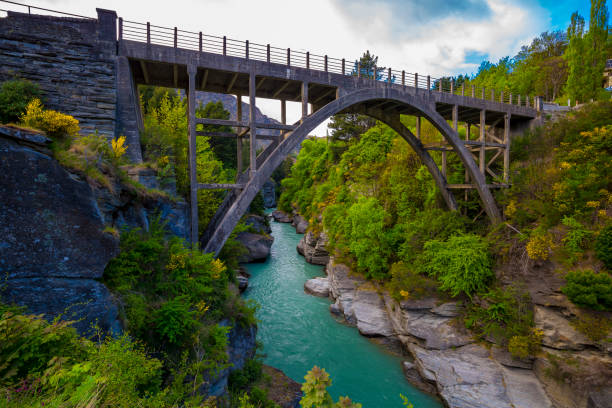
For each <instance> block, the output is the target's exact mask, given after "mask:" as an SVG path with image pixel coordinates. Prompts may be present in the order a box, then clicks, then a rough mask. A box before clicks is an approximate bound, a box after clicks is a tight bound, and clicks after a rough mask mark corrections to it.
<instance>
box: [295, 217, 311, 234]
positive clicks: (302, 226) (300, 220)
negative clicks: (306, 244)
mask: <svg viewBox="0 0 612 408" xmlns="http://www.w3.org/2000/svg"><path fill="white" fill-rule="evenodd" d="M291 225H293V226H294V227H295V232H297V233H298V234H303V233H305V232H306V230H307V229H308V221H306V220H305V219H304V217H302V216H301V215H299V214H296V215H294V216H293V221H292V222H291Z"/></svg>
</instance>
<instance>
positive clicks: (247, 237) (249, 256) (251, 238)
mask: <svg viewBox="0 0 612 408" xmlns="http://www.w3.org/2000/svg"><path fill="white" fill-rule="evenodd" d="M236 240H237V241H238V242H240V243H241V244H242V245H244V247H245V248H246V249H247V251H248V252H247V253H246V254H245V255H242V256H241V257H240V262H242V263H247V262H263V261H265V260H266V258H268V256H269V255H270V248H271V247H272V243H273V242H274V238H273V237H271V236H269V235H261V234H254V233H252V232H246V231H245V232H241V233H239V234H238V235H237V236H236Z"/></svg>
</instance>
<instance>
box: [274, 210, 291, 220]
mask: <svg viewBox="0 0 612 408" xmlns="http://www.w3.org/2000/svg"><path fill="white" fill-rule="evenodd" d="M272 218H274V221H276V222H284V223H288V222H292V221H293V219H292V218H291V216H290V215H289V214H287V213H286V212H284V211H281V210H276V211H274V212H273V213H272Z"/></svg>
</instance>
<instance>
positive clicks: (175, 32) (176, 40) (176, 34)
mask: <svg viewBox="0 0 612 408" xmlns="http://www.w3.org/2000/svg"><path fill="white" fill-rule="evenodd" d="M177 47H178V29H177V28H176V27H174V48H177Z"/></svg>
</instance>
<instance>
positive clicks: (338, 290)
mask: <svg viewBox="0 0 612 408" xmlns="http://www.w3.org/2000/svg"><path fill="white" fill-rule="evenodd" d="M274 218H275V219H277V220H279V221H281V222H283V221H284V222H291V223H292V225H293V226H296V225H297V224H299V223H300V219H303V218H302V217H300V216H299V215H293V216H290V215H287V214H284V213H281V212H278V211H277V212H276V213H275V214H274ZM304 229H307V226H306V228H304ZM326 242H327V237H326V236H325V234H324V233H321V234H319V235H316V234H314V233H312V232H310V231H309V232H307V233H306V234H305V235H304V236H303V237H302V239H301V240H300V242H299V243H298V244H297V246H296V249H297V252H299V253H300V254H301V255H303V256H304V257H305V259H306V260H307V261H309V262H311V263H316V264H319V265H320V264H325V265H326V267H325V272H326V274H327V277H323V278H322V277H317V278H314V279H311V280H309V281H307V282H306V284H305V286H304V290H305V292H306V293H310V294H312V295H315V296H321V297H327V296H329V298H330V299H331V300H332V301H333V302H334V303H333V304H332V305H330V312H331V313H332V314H334V315H337V316H339V317H341V318H342V319H343V320H344V321H345V322H346V323H348V324H350V325H354V326H356V327H357V328H358V330H359V332H360V333H361V334H362V335H363V336H366V337H370V338H375V339H378V340H379V341H380V342H382V343H386V344H397V343H398V342H399V343H400V344H401V346H402V347H403V349H404V350H405V351H406V352H407V354H408V355H409V360H407V361H405V362H404V373H405V375H406V378H407V379H408V381H410V382H411V383H412V384H413V385H415V386H416V387H418V388H419V389H421V390H423V391H425V392H429V393H432V394H436V395H438V396H439V397H440V398H442V400H443V401H444V402H445V404H446V405H447V406H449V407H453V408H455V407H456V408H463V407H471V406H479V407H495V408H497V407H529V408H536V407H572V406H579V407H588V408H591V407H606V406H607V405H606V404H607V402H606V401H609V400H608V397H609V395H608V394H606V391H605V390H604V391H603V392H602V393H600V394H597V393H596V394H593V395H591V396H590V397H589V398H588V399H587V398H584V397H578V396H576V395H574V396H572V394H571V391H570V390H571V387H570V385H569V384H563V382H562V381H561V382H560V381H558V380H557V379H556V378H557V377H561V376H562V375H563V374H562V373H563V371H562V370H561V368H560V367H558V366H557V367H551V366H550V364H547V363H546V361H548V359H549V358H550V356H551V355H552V356H553V358H555V357H556V358H563V357H562V356H565V358H570V359H577V360H576V361H583V362H585V365H586V364H589V365H591V366H593V365H594V366H600V367H605V366H606V365H607V364H609V362H610V359H609V355H606V353H605V352H604V353H602V352H601V351H605V350H601V351H596V349H597V348H596V347H595V346H596V345H595V344H594V343H593V342H591V341H589V340H588V339H586V338H585V337H584V336H582V335H581V334H580V333H578V332H577V331H576V330H574V329H573V328H572V327H571V325H570V323H569V322H568V321H566V320H565V319H564V318H563V317H561V316H560V314H559V312H558V311H557V310H554V308H553V309H551V308H550V306H551V305H550V304H546V305H544V304H542V302H541V300H542V299H543V298H544V297H546V296H544V295H541V296H540V297H539V300H540V302H538V301H536V306H535V311H536V325H537V327H538V328H539V329H540V330H542V332H543V343H544V344H543V347H544V348H545V353H542V354H543V355H542V356H539V357H537V358H535V359H515V358H513V357H512V356H511V355H510V353H508V352H507V351H506V350H505V349H502V348H500V347H497V346H496V345H495V344H493V343H488V342H484V343H483V342H477V341H476V340H475V339H474V338H473V336H472V334H471V333H469V332H468V331H467V330H466V329H465V327H464V326H463V324H462V322H460V321H459V319H460V317H461V316H460V309H461V304H460V303H458V302H448V301H447V302H444V301H443V300H441V299H437V298H435V297H424V298H421V299H417V300H403V301H401V302H398V301H396V300H394V299H393V298H392V297H391V296H390V295H389V293H388V292H386V291H385V290H384V288H382V287H380V286H378V285H376V284H375V283H373V282H370V281H366V280H365V279H364V278H363V277H361V276H359V275H356V274H353V273H352V272H351V271H350V269H349V268H348V267H347V266H346V265H343V264H342V263H338V262H336V261H335V260H334V259H333V257H330V256H329V254H328V253H327V251H326V249H325V243H326ZM313 261H314V262H313ZM540 286H541V285H540ZM553 297H554V296H553ZM547 299H548V303H550V301H551V298H550V297H547ZM555 306H559V305H558V302H556V303H555ZM604 371H605V370H604ZM602 404H603V405H602Z"/></svg>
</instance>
